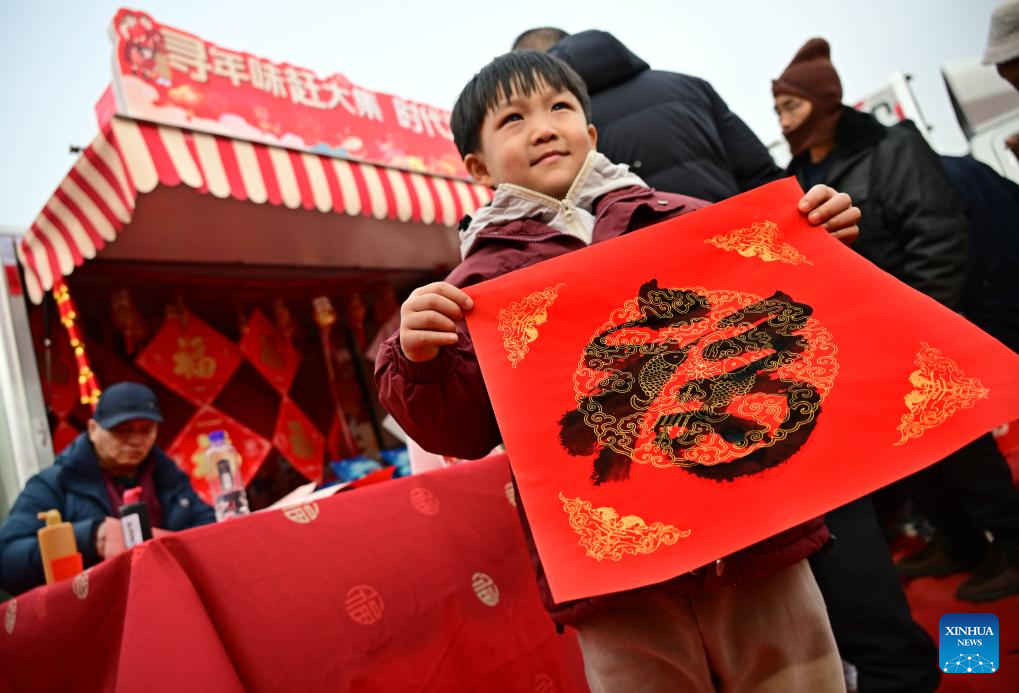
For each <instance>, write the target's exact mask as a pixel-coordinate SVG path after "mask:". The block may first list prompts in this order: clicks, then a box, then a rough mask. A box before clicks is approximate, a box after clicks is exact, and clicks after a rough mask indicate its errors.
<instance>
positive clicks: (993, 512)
mask: <svg viewBox="0 0 1019 693" xmlns="http://www.w3.org/2000/svg"><path fill="white" fill-rule="evenodd" d="M772 91H773V94H774V96H775V111H776V113H777V114H778V116H779V122H780V123H781V126H782V132H783V134H784V135H785V137H786V139H787V140H788V142H789V146H790V149H791V151H792V154H793V159H792V162H791V163H790V165H789V169H788V170H789V172H790V173H794V174H795V175H796V176H797V177H798V178H799V179H800V181H801V182H802V183H803V184H810V183H813V182H824V183H827V184H828V185H833V186H838V187H839V189H840V190H845V191H846V192H848V193H849V194H850V195H852V197H853V200H854V201H855V202H856V203H857V204H858V205H859V206H860V208H861V211H862V212H863V217H862V219H861V222H860V237H859V239H858V240H857V243H856V244H855V245H854V246H853V248H854V250H856V251H857V252H859V253H860V254H861V255H863V256H864V257H866V258H867V259H868V260H870V261H871V262H873V263H874V264H876V265H877V266H878V267H880V268H882V269H884V270H885V271H887V272H889V273H891V274H893V275H894V276H896V277H897V278H899V279H900V280H902V281H903V282H905V283H907V284H909V285H910V286H912V287H913V288H915V289H918V290H920V291H922V292H924V293H925V294H927V295H928V296H930V297H932V298H934V299H936V300H938V301H939V302H941V303H942V304H944V305H946V306H948V307H949V308H952V309H956V310H958V309H959V308H961V306H962V297H963V286H964V283H965V281H966V258H967V253H966V245H967V237H968V235H969V228H968V224H967V221H966V218H965V216H964V214H963V208H962V205H961V203H960V201H959V199H958V196H957V195H956V193H955V190H954V189H953V187H952V185H951V183H950V181H949V179H948V177H947V175H946V173H945V170H944V168H943V166H942V163H941V161H940V160H939V159H938V157H937V155H936V154H935V153H934V151H933V150H931V148H930V146H929V145H927V143H926V141H925V140H924V139H923V136H922V135H921V134H920V133H919V132H918V131H917V129H916V127H915V126H913V124H912V123H910V122H908V121H907V122H904V123H901V124H899V125H896V126H895V127H885V126H883V125H881V124H880V123H878V122H877V120H876V119H875V118H874V117H873V116H871V115H869V114H866V113H860V112H858V111H855V110H853V109H851V108H848V107H846V106H843V105H842V102H841V97H842V88H841V84H840V82H839V78H838V74H837V73H836V71H835V68H834V67H833V66H832V64H831V59H830V49H829V46H828V43H827V42H826V41H824V40H823V39H811V40H810V41H808V42H807V43H806V44H805V45H804V46H803V48H801V49H800V50H799V52H798V53H797V54H796V56H795V57H794V58H793V61H792V63H790V65H789V67H788V68H786V71H785V72H784V73H783V74H782V76H781V77H779V79H777V80H775V81H774V82H773V83H772ZM907 487H908V488H910V489H912V491H913V495H914V499H915V500H916V501H917V504H918V506H920V509H921V510H922V511H923V512H924V513H925V514H926V515H928V517H929V519H930V520H931V521H932V523H933V524H934V525H935V527H936V529H937V531H938V537H937V539H936V540H935V541H933V542H931V544H929V545H928V546H927V547H926V548H925V549H924V550H923V551H921V552H919V553H918V554H914V555H912V556H908V557H906V558H904V559H903V560H902V561H900V563H899V564H898V566H897V567H898V570H899V573H900V574H901V575H903V576H904V577H918V576H921V575H947V574H950V573H953V572H959V571H960V570H965V569H967V568H969V569H972V568H974V567H976V565H977V564H978V563H980V561H981V560H982V559H984V556H987V559H986V561H985V563H984V564H983V565H981V566H980V567H979V568H978V569H977V571H976V573H975V574H974V575H973V576H972V577H971V578H969V579H968V580H967V581H965V582H964V583H962V585H961V586H960V587H959V590H958V591H957V593H956V594H957V596H958V597H959V598H961V599H968V600H971V601H986V600H989V599H996V598H1000V597H1002V596H1005V595H1007V594H1011V593H1014V592H1016V591H1019V573H1016V572H1015V568H1014V567H1012V565H1013V561H1014V559H1015V558H1017V556H1015V554H1016V551H1015V550H1014V549H1013V548H1012V547H1013V546H1014V545H1015V544H1016V539H1019V494H1016V492H1015V490H1014V489H1013V488H1012V486H1011V483H1010V475H1009V473H1008V467H1007V465H1006V464H1005V462H1004V459H1003V458H1002V457H1001V455H1000V453H997V451H996V448H995V445H994V441H993V439H992V438H991V436H990V435H987V436H984V437H982V438H979V439H978V440H976V441H974V442H973V443H971V444H970V445H968V446H966V447H965V448H963V449H962V450H960V451H958V452H956V453H955V454H953V455H952V456H950V457H949V458H947V459H946V460H944V461H942V462H940V463H938V464H936V465H934V466H933V467H930V468H928V469H926V470H924V471H923V472H921V473H920V474H917V475H915V476H914V477H912V478H911V480H910V481H909V482H908V483H907ZM985 529H987V530H990V531H992V532H993V533H994V536H995V538H996V539H997V541H996V542H995V544H996V546H995V547H994V550H991V551H988V547H987V545H986V542H985V541H984V539H983V530H985ZM833 531H834V532H835V533H836V534H838V530H837V529H835V530H833ZM835 577H837V578H839V579H842V580H843V581H844V580H854V579H855V578H854V576H853V575H852V574H851V573H850V574H847V575H842V576H841V577H840V576H835ZM847 589H848V583H847ZM833 621H834V618H833Z"/></svg>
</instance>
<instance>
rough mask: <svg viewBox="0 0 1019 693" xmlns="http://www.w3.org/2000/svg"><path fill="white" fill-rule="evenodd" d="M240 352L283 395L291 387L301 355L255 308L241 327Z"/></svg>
mask: <svg viewBox="0 0 1019 693" xmlns="http://www.w3.org/2000/svg"><path fill="white" fill-rule="evenodd" d="M241 351H242V352H243V353H244V355H245V356H246V357H247V359H248V361H249V362H250V363H251V365H252V366H254V367H255V370H257V371H258V372H259V373H261V374H262V377H264V378H265V379H266V380H268V381H269V384H271V385H272V386H273V387H274V388H276V390H277V391H279V392H280V393H283V394H286V393H287V392H288V391H289V390H290V385H291V383H292V382H293V381H294V375H295V374H296V373H297V366H298V365H299V364H300V362H301V355H300V354H299V353H298V352H297V350H296V349H294V347H293V345H292V344H291V343H290V340H289V339H288V338H287V337H286V336H284V335H283V334H282V333H281V332H280V331H279V329H278V328H277V327H276V326H275V325H273V324H272V323H271V322H269V319H268V318H266V317H265V316H264V315H263V314H262V311H260V310H258V309H256V310H255V311H254V312H253V313H252V314H251V319H250V320H248V324H247V325H246V326H245V328H244V336H243V337H241Z"/></svg>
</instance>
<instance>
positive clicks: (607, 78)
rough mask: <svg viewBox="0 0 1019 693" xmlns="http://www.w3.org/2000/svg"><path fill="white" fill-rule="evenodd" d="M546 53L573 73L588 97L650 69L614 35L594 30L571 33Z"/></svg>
mask: <svg viewBox="0 0 1019 693" xmlns="http://www.w3.org/2000/svg"><path fill="white" fill-rule="evenodd" d="M549 53H551V54H552V55H554V56H556V57H557V58H560V59H561V60H564V61H566V63H568V64H569V66H570V67H572V68H573V69H574V70H576V71H577V73H578V74H579V75H580V76H581V78H582V79H583V80H584V83H585V84H587V91H588V92H589V93H591V94H595V93H597V92H599V91H602V90H604V89H608V88H609V87H614V86H615V85H617V84H620V83H622V82H626V81H628V80H630V79H632V78H633V76H634V75H636V74H638V73H640V72H643V71H645V70H650V69H651V67H650V66H649V65H648V64H647V63H646V62H644V61H643V60H641V59H640V58H638V57H637V56H636V55H634V54H633V52H631V51H630V49H629V48H627V47H626V46H624V45H623V44H622V43H620V41H619V39H617V38H616V37H615V36H613V35H612V34H610V33H608V32H607V31H599V30H597V29H590V30H588V31H581V32H580V33H577V34H571V35H570V36H567V37H566V38H564V39H562V40H561V41H560V42H559V43H557V44H556V45H555V46H553V47H552V48H551V49H550V50H549Z"/></svg>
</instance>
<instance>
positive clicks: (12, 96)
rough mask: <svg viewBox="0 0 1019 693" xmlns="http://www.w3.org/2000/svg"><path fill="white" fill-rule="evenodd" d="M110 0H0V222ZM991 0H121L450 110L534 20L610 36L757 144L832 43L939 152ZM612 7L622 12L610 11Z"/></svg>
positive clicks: (39, 198)
mask: <svg viewBox="0 0 1019 693" xmlns="http://www.w3.org/2000/svg"><path fill="white" fill-rule="evenodd" d="M122 4H123V3H119V2H113V1H111V0H85V1H82V0H76V1H72V0H0V37H2V44H0V61H2V63H0V95H2V96H0V99H2V105H0V152H2V155H0V156H2V159H0V160H2V162H3V163H2V165H0V225H12V226H20V227H27V226H28V225H30V224H31V222H32V220H33V219H34V218H35V216H36V215H37V214H38V213H39V210H40V209H41V208H42V206H43V205H44V204H45V202H46V200H47V199H48V197H49V195H50V194H51V193H52V192H53V190H54V189H55V188H56V186H57V185H58V184H59V182H60V180H61V179H62V177H63V176H64V174H65V173H66V172H67V170H68V169H69V168H70V166H71V165H72V164H73V162H74V156H72V155H70V154H68V145H70V144H79V145H85V144H88V143H89V142H90V141H91V139H92V138H93V137H94V135H95V133H96V131H97V126H96V123H95V117H94V114H93V106H94V104H95V101H96V100H97V99H98V98H99V96H100V94H101V93H102V91H103V89H104V88H105V86H106V84H108V83H109V81H110V74H111V68H110V65H111V44H110V41H109V38H108V37H107V29H108V27H109V25H110V22H111V20H112V19H113V16H114V14H115V13H116V10H117V8H118V7H120V6H122ZM995 4H996V0H926V1H925V0H853V1H852V2H833V1H829V0H789V1H784V2H761V1H760V0H732V1H725V0H700V1H697V2H694V1H691V0H666V1H661V2H659V1H647V2H644V1H642V0H630V1H629V2H625V3H621V2H619V0H614V1H611V2H577V1H575V0H558V1H557V2H550V1H549V0H510V1H509V2H502V3H495V2H479V1H474V2H465V1H460V0H457V1H451V2H443V1H442V0H431V1H428V0H413V1H407V0H354V1H351V0H332V1H326V0H285V1H284V0H279V1H277V2H263V1H260V0H247V1H246V2H245V1H243V0H137V2H135V3H133V4H128V5H126V6H128V7H131V8H133V9H139V10H143V11H146V12H148V13H149V14H151V15H152V16H153V18H154V19H156V20H157V21H159V22H161V23H164V24H169V25H172V26H175V27H178V28H181V29H185V30H187V31H190V32H192V33H194V34H197V35H198V36H201V37H202V38H204V39H206V40H209V41H212V42H214V43H216V44H218V45H220V46H223V47H225V48H231V49H236V50H243V51H247V52H250V53H253V54H256V55H260V56H263V57H265V58H268V59H270V60H273V61H276V62H289V63H291V64H294V65H300V66H303V67H307V68H310V69H312V70H314V71H315V72H317V73H319V74H320V75H328V74H331V73H334V72H339V73H342V74H344V75H346V76H347V77H348V78H349V79H350V80H351V81H353V82H355V83H357V84H360V85H363V86H365V87H368V88H370V89H373V90H377V91H384V92H390V93H394V94H399V95H402V96H405V97H408V98H411V99H415V100H418V101H423V102H426V103H432V104H435V105H438V106H442V107H443V108H447V109H449V108H451V107H452V104H453V101H454V99H455V98H456V96H457V94H458V93H459V91H460V88H461V87H462V86H463V84H464V83H465V82H466V80H467V79H468V78H469V77H470V76H471V75H472V74H473V73H474V72H476V71H477V69H478V68H480V67H481V66H482V65H484V64H485V63H486V62H488V60H490V59H491V58H492V57H494V56H496V55H498V54H500V53H503V52H505V51H506V50H508V49H509V47H510V44H511V43H512V41H513V39H514V38H515V37H516V36H517V35H518V34H519V33H520V32H521V31H523V30H525V29H529V28H532V27H534V26H541V25H552V26H558V27H561V28H563V29H565V30H566V31H570V32H574V31H581V30H584V29H604V30H607V31H611V32H612V33H614V34H615V35H616V36H617V37H618V38H619V39H620V40H621V41H622V42H623V43H625V44H626V45H627V46H628V47H629V48H630V49H631V50H633V51H634V52H635V53H637V54H638V55H640V56H641V57H642V58H644V59H645V60H646V61H647V62H648V63H650V64H651V66H652V67H654V68H658V69H665V70H673V71H677V72H686V73H688V74H693V75H697V76H699V77H703V78H705V79H707V80H709V81H710V82H711V83H712V84H713V85H714V87H715V89H716V90H717V91H718V92H719V93H720V94H721V95H722V97H723V98H724V99H725V100H726V101H727V102H728V103H729V106H730V107H731V108H732V110H733V111H735V112H736V113H738V114H739V115H740V116H741V117H742V118H743V119H744V120H745V121H746V122H747V123H748V124H749V125H750V127H751V128H752V129H753V130H754V131H755V132H756V133H757V134H758V136H760V137H761V139H762V140H764V141H765V142H770V141H772V140H774V139H776V138H777V137H779V130H778V126H777V124H776V122H775V116H774V113H773V112H772V110H771V107H772V102H771V91H770V80H771V79H772V78H773V77H775V76H777V75H778V74H779V73H780V72H781V71H782V70H783V68H784V67H785V65H786V64H788V62H789V60H790V59H791V58H792V56H793V54H794V53H795V52H796V49H797V48H798V47H799V46H800V45H802V44H803V42H804V41H805V40H806V39H808V38H810V37H811V36H823V37H825V38H827V39H828V40H829V41H830V42H831V44H832V53H833V55H832V58H833V61H834V63H835V66H836V68H837V69H838V70H839V73H840V74H841V77H842V83H843V88H844V93H845V95H846V100H847V101H850V102H851V101H853V100H855V99H856V98H857V97H859V96H862V95H864V94H866V93H868V92H871V91H873V90H875V89H877V88H879V87H880V86H881V85H882V84H883V82H884V81H885V80H886V78H887V76H888V74H889V73H891V72H892V71H894V70H902V71H904V72H907V73H910V74H912V75H913V88H914V92H915V94H916V96H917V99H918V101H919V102H920V106H921V109H922V110H923V112H924V115H925V116H926V117H927V119H928V121H929V122H931V123H932V124H933V125H934V132H933V135H934V143H935V145H936V147H937V148H938V149H939V150H941V151H943V152H944V153H962V152H963V151H964V150H965V143H964V140H963V138H962V136H961V134H960V133H959V130H958V126H957V125H956V124H955V118H954V115H953V114H952V112H951V107H950V105H949V102H948V98H947V95H946V94H945V90H944V86H943V84H942V79H941V74H940V71H939V69H940V66H941V65H942V64H943V63H944V62H945V61H946V60H953V59H959V58H967V57H974V56H979V55H980V53H981V52H982V50H983V46H984V41H985V39H986V35H987V27H988V22H989V17H990V13H991V10H992V9H993V7H994V5H995ZM624 9H625V12H624V11H623V10H624Z"/></svg>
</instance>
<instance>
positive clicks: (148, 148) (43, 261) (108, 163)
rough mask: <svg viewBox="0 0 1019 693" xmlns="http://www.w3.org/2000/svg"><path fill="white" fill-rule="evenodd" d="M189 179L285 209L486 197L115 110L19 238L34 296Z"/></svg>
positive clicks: (421, 209)
mask: <svg viewBox="0 0 1019 693" xmlns="http://www.w3.org/2000/svg"><path fill="white" fill-rule="evenodd" d="M181 184H183V185H186V186H188V187H190V188H193V189H195V190H196V191H197V192H199V193H204V194H209V195H213V196H215V197H218V198H227V197H232V198H235V199H237V200H242V201H245V200H246V201H248V202H253V203H255V204H267V203H268V204H271V205H276V206H282V207H288V208H290V209H301V208H303V209H307V210H318V211H319V212H324V213H328V212H337V213H343V214H348V215H351V216H365V217H374V218H376V219H380V220H381V219H391V220H398V221H404V222H418V223H423V224H443V225H445V226H453V225H455V224H456V223H457V222H458V221H459V219H460V218H461V217H462V216H463V215H464V214H470V213H472V212H473V211H474V210H475V209H477V208H478V207H480V206H481V205H483V204H486V203H487V202H488V201H489V200H490V199H491V196H492V195H491V191H490V190H489V189H488V188H485V187H482V186H479V185H473V184H471V183H467V182H464V181H460V180H454V179H447V178H441V177H437V176H430V175H427V174H421V173H411V172H408V171H402V170H398V169H393V168H386V167H380V166H373V165H371V164H366V163H355V162H350V161H345V160H343V159H336V158H332V157H328V156H318V155H315V154H309V153H306V152H300V151H295V150H290V149H284V148H282V147H272V146H268V145H264V144H259V143H253V142H246V141H243V140H235V139H230V138H226V137H219V136H216V135H210V134H205V133H200V132H191V131H187V130H181V129H178V128H174V127H169V126H165V125H152V124H149V123H142V122H138V121H134V120H130V119H126V118H113V119H112V120H111V121H110V124H109V125H108V126H107V127H106V128H104V130H103V131H102V132H100V133H99V135H98V136H97V137H96V138H95V139H94V140H93V141H92V143H91V144H90V145H89V146H88V148H87V149H86V150H85V152H84V153H83V154H82V155H81V157H80V158H79V159H78V161H77V162H76V163H75V165H74V167H73V168H72V169H71V171H70V172H69V173H68V174H67V176H65V178H64V180H63V182H62V183H61V184H60V187H58V188H57V190H56V192H55V193H54V194H53V196H52V197H50V199H49V201H48V202H47V203H46V206H45V207H44V208H43V210H42V212H40V213H39V216H38V217H37V218H36V220H35V222H34V223H33V224H32V226H31V228H30V229H29V230H28V232H27V233H26V234H25V237H24V238H23V239H22V241H21V243H20V244H19V245H18V258H19V260H20V261H21V264H22V266H23V267H24V269H25V280H26V288H27V289H28V295H29V298H31V300H32V301H33V302H34V303H39V302H40V301H41V300H42V297H43V294H44V293H45V292H46V291H48V290H49V289H51V288H52V287H53V284H54V282H55V281H56V280H58V279H60V277H66V276H68V275H70V274H71V273H72V272H74V269H75V268H76V267H78V266H80V265H81V264H82V263H83V262H84V261H85V260H89V259H91V258H93V257H95V256H96V254H97V253H98V252H99V251H101V250H102V249H103V248H104V247H105V246H106V244H107V243H110V242H112V241H114V240H115V239H116V238H117V234H118V232H120V230H121V229H122V228H123V227H124V226H125V225H127V224H129V223H130V222H131V218H132V215H133V212H134V209H135V203H136V201H137V200H138V196H139V195H140V194H144V193H148V192H151V191H152V190H154V189H155V188H156V186H158V185H164V186H178V185H181Z"/></svg>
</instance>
